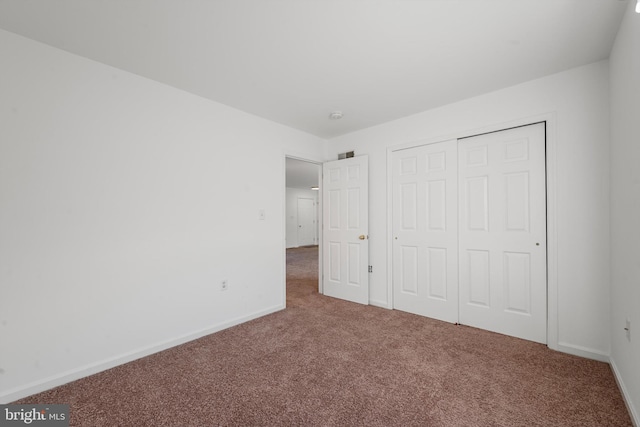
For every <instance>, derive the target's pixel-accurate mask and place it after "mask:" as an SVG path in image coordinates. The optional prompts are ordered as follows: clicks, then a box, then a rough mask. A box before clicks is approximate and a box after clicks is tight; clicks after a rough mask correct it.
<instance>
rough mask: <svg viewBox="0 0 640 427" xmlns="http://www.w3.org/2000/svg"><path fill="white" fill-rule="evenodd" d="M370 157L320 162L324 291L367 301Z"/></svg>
mask: <svg viewBox="0 0 640 427" xmlns="http://www.w3.org/2000/svg"><path fill="white" fill-rule="evenodd" d="M368 161H369V157H368V156H358V157H352V158H349V159H344V160H337V161H333V162H328V163H324V164H323V165H322V203H323V211H322V212H323V213H322V220H323V225H322V232H323V235H322V237H323V241H322V244H323V256H322V262H323V268H322V272H323V292H324V294H325V295H328V296H332V297H336V298H341V299H345V300H349V301H353V302H358V303H361V304H368V303H369V273H368V269H369V267H368V266H369V241H368V234H369V212H368V206H369V172H368V170H369V163H368Z"/></svg>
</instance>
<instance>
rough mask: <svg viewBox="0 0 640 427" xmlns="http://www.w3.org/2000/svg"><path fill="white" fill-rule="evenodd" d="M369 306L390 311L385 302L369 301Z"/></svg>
mask: <svg viewBox="0 0 640 427" xmlns="http://www.w3.org/2000/svg"><path fill="white" fill-rule="evenodd" d="M369 305H373V306H374V307H380V308H388V309H389V310H390V309H391V307H389V304H387V302H386V301H376V300H369Z"/></svg>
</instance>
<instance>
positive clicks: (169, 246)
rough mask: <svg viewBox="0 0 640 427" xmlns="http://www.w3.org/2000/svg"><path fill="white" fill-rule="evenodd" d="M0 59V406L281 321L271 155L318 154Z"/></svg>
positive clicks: (28, 51)
mask: <svg viewBox="0 0 640 427" xmlns="http://www.w3.org/2000/svg"><path fill="white" fill-rule="evenodd" d="M0 52H2V67H0V129H1V132H0V136H1V139H0V282H1V284H2V286H1V289H0V292H1V296H0V402H3V403H4V402H8V401H12V400H14V399H17V398H20V397H22V396H25V395H28V394H32V393H35V392H37V391H41V390H44V389H46V388H50V387H52V386H55V385H59V384H62V383H64V382H67V381H70V380H73V379H76V378H79V377H82V376H84V375H87V374H91V373H93V372H96V371H100V370H103V369H106V368H109V367H111V366H114V365H117V364H119V363H123V362H126V361H128V360H132V359H135V358H137V357H141V356H143V355H146V354H149V353H151V352H154V351H158V350H161V349H164V348H167V347H170V346H172V345H175V344H178V343H181V342H184V341H187V340H189V339H193V338H196V337H198V336H201V335H205V334H208V333H210V332H213V331H216V330H219V329H221V328H224V327H227V326H230V325H233V324H236V323H239V322H242V321H244V320H248V319H251V318H253V317H257V316H260V315H263V314H266V313H269V312H273V311H276V310H279V309H282V308H283V307H284V304H285V301H284V290H283V289H284V268H283V266H284V253H283V237H284V220H283V218H284V215H285V212H284V205H285V203H284V199H283V198H284V192H283V191H282V188H283V185H284V182H285V178H284V153H285V152H287V151H295V152H296V153H300V154H301V155H306V156H309V157H310V158H322V157H324V155H325V147H324V144H325V142H324V141H323V140H321V139H319V138H316V137H314V136H311V135H308V134H305V133H303V132H299V131H296V130H293V129H290V128H287V127H285V126H281V125H278V124H275V123H273V122H270V121H267V120H263V119H260V118H257V117H255V116H252V115H249V114H246V113H243V112H240V111H238V110H235V109H232V108H229V107H226V106H223V105H221V104H218V103H215V102H212V101H209V100H206V99H204V98H200V97H197V96H194V95H191V94H189V93H186V92H183V91H179V90H176V89H174V88H171V87H168V86H166V85H163V84H160V83H157V82H154V81H151V80H147V79H144V78H142V77H139V76H136V75H133V74H129V73H126V72H123V71H121V70H118V69H115V68H112V67H109V66H105V65H103V64H100V63H97V62H93V61H90V60H88V59H84V58H81V57H78V56H74V55H71V54H68V53H66V52H64V51H61V50H58V49H54V48H51V47H49V46H46V45H43V44H39V43H36V42H33V41H31V40H28V39H25V38H22V37H20V36H17V35H14V34H11V33H8V32H5V31H0ZM260 210H264V211H265V213H266V217H265V220H259V211H260ZM223 279H227V280H228V289H227V290H225V291H222V290H221V289H220V282H221V281H222V280H223Z"/></svg>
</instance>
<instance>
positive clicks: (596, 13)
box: [0, 0, 627, 139]
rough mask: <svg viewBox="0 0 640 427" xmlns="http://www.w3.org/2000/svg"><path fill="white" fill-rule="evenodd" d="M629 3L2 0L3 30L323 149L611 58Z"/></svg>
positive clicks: (597, 0)
mask: <svg viewBox="0 0 640 427" xmlns="http://www.w3.org/2000/svg"><path fill="white" fill-rule="evenodd" d="M626 5H627V2H625V1H619V0H323V1H320V0H317V1H313V0H135V1H130V0H111V1H105V0H56V1H52V0H1V1H0V28H3V29H5V30H8V31H12V32H15V33H17V34H21V35H24V36H26V37H29V38H32V39H35V40H38V41H41V42H44V43H47V44H49V45H52V46H55V47H58V48H61V49H64V50H67V51H69V52H72V53H76V54H78V55H81V56H84V57H87V58H91V59H94V60H96V61H100V62H103V63H105V64H109V65H112V66H114V67H118V68H121V69H123V70H127V71H130V72H133V73H136V74H139V75H142V76H145V77H148V78H150V79H153V80H157V81H160V82H163V83H166V84H168V85H171V86H174V87H177V88H180V89H183V90H186V91H188V92H192V93H194V94H197V95H200V96H203V97H205V98H209V99H212V100H215V101H218V102H221V103H223V104H226V105H229V106H232V107H235V108H238V109H240V110H243V111H246V112H249V113H252V114H255V115H258V116H261V117H264V118H267V119H270V120H273V121H276V122H279V123H282V124H285V125H288V126H291V127H293V128H297V129H301V130H303V131H306V132H309V133H311V134H315V135H317V136H319V137H321V138H325V139H330V138H332V137H335V136H338V135H341V134H344V133H348V132H352V131H355V130H358V129H362V128H366V127H369V126H374V125H377V124H380V123H384V122H387V121H390V120H394V119H397V118H400V117H404V116H407V115H411V114H414V113H418V112H420V111H424V110H428V109H430V108H434V107H438V106H441V105H444V104H447V103H451V102H455V101H458V100H461V99H465V98H469V97H472V96H475V95H479V94H482V93H486V92H489V91H493V90H496V89H500V88H503V87H507V86H511V85H514V84H517V83H520V82H524V81H528V80H531V79H534V78H537V77H542V76H545V75H548V74H552V73H555V72H559V71H562V70H566V69H569V68H572V67H576V66H579V65H583V64H587V63H591V62H594V61H598V60H602V59H606V58H608V56H609V51H610V49H611V46H612V44H613V41H614V38H615V35H616V32H617V29H618V27H619V24H620V20H621V18H622V14H623V13H624V9H625V7H626ZM334 110H341V111H343V112H344V118H343V119H342V120H338V121H332V120H329V118H328V116H329V113H330V112H331V111H334Z"/></svg>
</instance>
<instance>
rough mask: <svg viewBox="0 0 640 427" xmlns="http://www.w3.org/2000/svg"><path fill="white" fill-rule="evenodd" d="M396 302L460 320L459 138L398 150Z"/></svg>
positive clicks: (399, 306)
mask: <svg viewBox="0 0 640 427" xmlns="http://www.w3.org/2000/svg"><path fill="white" fill-rule="evenodd" d="M392 164H393V166H392V174H393V186H392V191H393V239H394V240H393V242H392V243H393V306H394V308H397V309H399V310H403V311H408V312H410V313H414V314H419V315H422V316H428V317H433V318H435V319H439V320H444V321H447V322H452V323H456V322H457V321H458V233H457V231H458V210H457V204H458V200H457V198H458V197H457V194H458V184H457V167H458V164H457V140H451V141H446V142H441V143H437V144H430V145H424V146H421V147H417V148H411V149H407V150H402V151H397V152H395V153H394V154H393V159H392Z"/></svg>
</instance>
